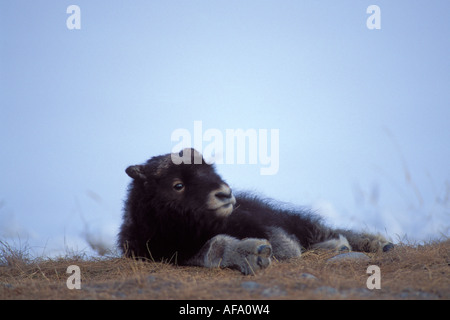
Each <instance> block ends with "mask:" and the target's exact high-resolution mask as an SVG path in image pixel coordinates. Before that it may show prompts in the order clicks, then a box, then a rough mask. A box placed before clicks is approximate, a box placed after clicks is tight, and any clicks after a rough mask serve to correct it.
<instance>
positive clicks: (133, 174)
mask: <svg viewBox="0 0 450 320" xmlns="http://www.w3.org/2000/svg"><path fill="white" fill-rule="evenodd" d="M125 172H126V173H127V175H128V176H130V178H133V179H134V180H147V176H146V175H145V174H144V166H142V165H135V166H129V167H128V168H127V169H126V170H125Z"/></svg>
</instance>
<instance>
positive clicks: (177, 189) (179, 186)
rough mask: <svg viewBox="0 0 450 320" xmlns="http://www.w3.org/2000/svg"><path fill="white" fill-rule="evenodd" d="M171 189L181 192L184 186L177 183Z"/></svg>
mask: <svg viewBox="0 0 450 320" xmlns="http://www.w3.org/2000/svg"><path fill="white" fill-rule="evenodd" d="M173 189H174V190H176V191H182V190H183V189H184V184H183V183H182V182H177V183H175V184H174V185H173Z"/></svg>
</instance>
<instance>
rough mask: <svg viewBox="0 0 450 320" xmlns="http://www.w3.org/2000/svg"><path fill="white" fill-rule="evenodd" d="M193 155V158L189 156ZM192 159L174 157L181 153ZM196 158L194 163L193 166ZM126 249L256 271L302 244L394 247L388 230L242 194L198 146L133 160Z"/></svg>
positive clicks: (123, 238)
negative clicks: (335, 225) (343, 223)
mask: <svg viewBox="0 0 450 320" xmlns="http://www.w3.org/2000/svg"><path fill="white" fill-rule="evenodd" d="M186 157H187V158H186ZM181 158H184V160H186V159H187V160H191V161H184V163H181V164H176V163H180V161H174V159H177V160H179V159H181ZM188 163H190V164H188ZM126 173H127V174H128V175H129V176H130V177H131V178H132V179H133V181H132V182H131V184H130V186H129V190H128V198H127V200H126V202H125V209H124V215H123V224H122V226H121V229H120V233H119V239H118V242H119V248H120V249H121V250H122V252H123V253H124V254H125V255H126V256H129V257H135V258H148V259H151V260H155V261H159V260H161V259H165V260H169V261H172V262H175V263H177V264H181V265H195V266H203V267H210V268H211V267H229V268H234V269H238V270H240V271H241V272H242V273H244V274H250V273H255V272H257V271H258V270H260V269H263V268H266V267H267V266H269V265H270V263H271V259H273V258H276V259H278V260H282V259H287V258H292V257H300V255H301V252H302V250H308V249H311V248H326V249H332V250H337V251H341V250H355V251H365V252H374V251H378V250H383V251H387V250H389V249H391V248H392V247H393V245H392V243H390V242H388V241H387V240H386V239H384V238H383V237H382V236H380V235H372V234H367V233H356V232H353V231H349V230H334V229H331V228H329V227H327V226H326V225H325V224H324V223H323V222H322V221H321V218H320V217H319V216H317V215H314V214H312V213H311V212H309V211H305V210H289V209H285V208H281V207H280V206H277V205H276V204H275V203H273V202H271V201H268V200H264V199H260V198H258V197H257V196H254V195H251V194H246V193H242V194H236V195H234V194H233V193H232V191H231V189H230V187H229V186H228V185H227V184H226V183H225V182H224V181H223V180H222V178H221V177H220V176H219V175H218V174H217V173H216V172H215V169H214V166H213V165H210V164H207V163H206V162H205V161H204V160H203V158H202V156H201V155H200V154H199V153H198V152H197V151H195V150H194V149H184V150H182V151H181V152H180V153H179V154H166V155H162V156H156V157H153V158H151V159H150V160H148V161H147V162H146V163H145V164H142V165H135V166H130V167H128V168H127V169H126Z"/></svg>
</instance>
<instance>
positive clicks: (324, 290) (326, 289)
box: [314, 286, 339, 294]
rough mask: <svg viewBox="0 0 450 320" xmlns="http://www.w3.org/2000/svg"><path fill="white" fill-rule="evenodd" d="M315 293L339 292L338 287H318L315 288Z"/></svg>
mask: <svg viewBox="0 0 450 320" xmlns="http://www.w3.org/2000/svg"><path fill="white" fill-rule="evenodd" d="M314 292H315V293H319V294H337V293H339V292H338V291H337V289H335V288H333V287H327V286H324V287H318V288H317V289H316V290H314Z"/></svg>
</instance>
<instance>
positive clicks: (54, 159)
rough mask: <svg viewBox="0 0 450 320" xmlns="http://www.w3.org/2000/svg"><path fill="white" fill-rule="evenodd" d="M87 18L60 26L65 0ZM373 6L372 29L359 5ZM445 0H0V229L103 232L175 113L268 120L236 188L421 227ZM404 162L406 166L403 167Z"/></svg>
mask: <svg viewBox="0 0 450 320" xmlns="http://www.w3.org/2000/svg"><path fill="white" fill-rule="evenodd" d="M72 4H75V5H78V6H79V7H80V9H81V29H80V30H68V29H67V27H66V19H67V18H68V17H69V14H67V13H66V9H67V7H68V6H69V5H72ZM371 4H376V5H378V6H379V7H380V8H381V30H369V29H368V28H367V27H366V20H367V18H368V17H369V14H367V13H366V9H367V7H368V6H369V5H371ZM449 12H450V2H448V1H331V0H329V1H312V0H310V1H299V0H295V1H285V0H283V1H274V0H265V1H260V0H258V1H251V0H246V1H243V0H240V1H230V0H226V1H225V0H222V1H219V0H217V1H206V0H204V1H191V0H185V1H180V0H172V1H129V2H126V1H2V2H1V3H0V81H1V83H0V85H1V86H0V101H1V102H0V148H1V158H0V237H6V238H18V237H20V238H21V239H28V240H29V242H30V243H32V245H33V246H35V247H36V248H38V249H39V248H40V250H44V249H45V252H46V253H47V252H51V251H52V250H53V249H61V248H62V249H64V246H67V247H71V248H75V249H79V250H82V249H84V248H86V246H87V245H86V243H85V242H84V241H83V235H82V233H83V232H85V231H86V225H87V226H88V228H89V230H88V231H89V232H92V233H95V234H96V235H97V236H98V237H101V238H103V239H104V241H106V242H107V243H112V242H113V241H114V236H115V233H116V232H117V228H118V226H119V224H120V219H121V210H122V204H123V200H124V197H125V192H126V187H127V184H128V182H129V178H128V177H127V176H126V174H125V173H124V169H125V168H126V167H127V166H128V165H130V164H136V163H140V162H144V161H145V160H146V159H148V158H149V157H151V156H154V155H159V154H163V153H168V152H170V151H171V149H172V147H173V145H174V144H175V143H174V142H172V141H171V139H170V137H171V133H172V132H173V131H174V130H176V129H178V128H185V129H188V130H193V126H194V121H196V120H199V121H202V124H203V129H204V130H206V129H209V128H214V129H219V130H221V131H222V132H225V130H226V129H238V128H242V129H256V130H257V129H268V130H270V129H278V130H279V132H280V167H279V171H278V173H277V174H276V175H273V176H261V175H259V169H260V166H259V165H219V166H218V171H219V173H220V174H222V176H223V177H224V178H225V179H226V180H227V181H228V182H229V183H230V185H232V187H233V188H235V189H240V188H246V189H253V190H257V191H260V192H262V193H264V194H266V195H269V196H271V197H273V198H276V199H280V200H282V201H287V202H292V203H294V204H297V205H308V206H313V207H314V208H316V209H320V210H321V212H322V213H323V214H324V215H325V216H327V217H329V221H330V224H333V225H338V226H348V227H356V228H364V227H367V228H369V229H371V230H375V231H380V232H383V233H387V234H388V235H389V236H392V237H394V238H395V237H396V235H400V236H404V235H407V236H408V237H409V238H411V239H416V240H425V239H428V238H429V237H433V236H439V234H440V233H444V234H447V235H448V230H449V229H448V227H449V225H450V201H449V200H448V197H449V193H450V191H449V190H450V169H449V168H450V166H449V159H450V130H449V119H450V90H449V89H450V59H449V57H450V40H449V39H450V14H449ZM405 170H406V171H407V172H409V174H410V180H408V179H407V178H406V175H405Z"/></svg>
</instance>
